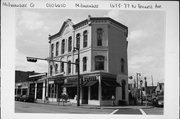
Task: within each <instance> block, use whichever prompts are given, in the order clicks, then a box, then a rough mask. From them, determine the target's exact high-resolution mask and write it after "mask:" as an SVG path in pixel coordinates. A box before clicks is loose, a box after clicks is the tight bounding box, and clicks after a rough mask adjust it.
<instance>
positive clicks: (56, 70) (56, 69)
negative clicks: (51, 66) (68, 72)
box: [55, 64, 58, 74]
mask: <svg viewBox="0 0 180 119" xmlns="http://www.w3.org/2000/svg"><path fill="white" fill-rule="evenodd" d="M55 73H56V74H57V73H58V64H56V65H55Z"/></svg>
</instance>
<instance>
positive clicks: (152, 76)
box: [151, 75, 153, 86]
mask: <svg viewBox="0 0 180 119" xmlns="http://www.w3.org/2000/svg"><path fill="white" fill-rule="evenodd" d="M151 81H152V86H153V76H152V75H151Z"/></svg>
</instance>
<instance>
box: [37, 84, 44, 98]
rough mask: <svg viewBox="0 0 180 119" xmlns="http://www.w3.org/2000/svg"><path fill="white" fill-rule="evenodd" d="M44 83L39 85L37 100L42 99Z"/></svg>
mask: <svg viewBox="0 0 180 119" xmlns="http://www.w3.org/2000/svg"><path fill="white" fill-rule="evenodd" d="M42 92H43V83H38V84H37V99H42V94H43V93H42Z"/></svg>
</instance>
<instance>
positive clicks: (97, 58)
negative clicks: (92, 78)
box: [95, 56, 104, 70]
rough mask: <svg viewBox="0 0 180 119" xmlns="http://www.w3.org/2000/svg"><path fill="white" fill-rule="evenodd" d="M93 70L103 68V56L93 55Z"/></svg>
mask: <svg viewBox="0 0 180 119" xmlns="http://www.w3.org/2000/svg"><path fill="white" fill-rule="evenodd" d="M95 70H104V56H95Z"/></svg>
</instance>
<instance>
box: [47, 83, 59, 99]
mask: <svg viewBox="0 0 180 119" xmlns="http://www.w3.org/2000/svg"><path fill="white" fill-rule="evenodd" d="M56 96H57V94H56V85H55V84H49V85H48V97H49V98H56Z"/></svg>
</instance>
